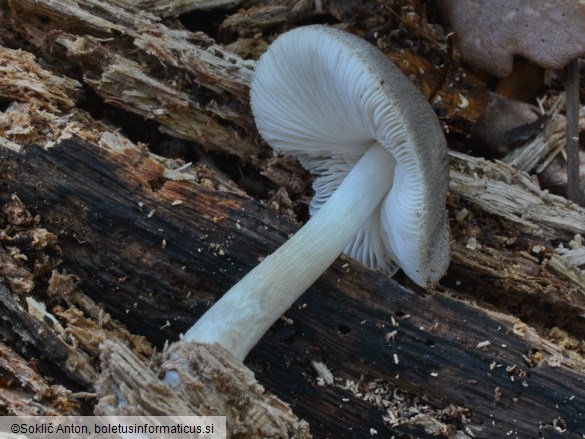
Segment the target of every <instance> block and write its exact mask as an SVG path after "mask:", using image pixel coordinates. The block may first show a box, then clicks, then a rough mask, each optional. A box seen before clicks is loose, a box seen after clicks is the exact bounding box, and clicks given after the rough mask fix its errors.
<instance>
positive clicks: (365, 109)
mask: <svg viewBox="0 0 585 439" xmlns="http://www.w3.org/2000/svg"><path fill="white" fill-rule="evenodd" d="M250 94H251V104H252V112H253V114H254V118H255V120H256V124H257V127H258V130H259V132H260V134H261V135H262V137H263V138H264V140H265V141H266V142H267V143H268V144H270V145H271V146H272V147H273V148H274V149H276V150H277V151H278V152H281V153H283V154H287V155H292V156H295V157H297V158H298V159H299V160H300V161H301V163H302V164H303V165H304V166H305V167H306V168H307V169H308V170H309V171H311V172H312V173H313V174H314V175H315V176H316V178H315V181H314V189H315V192H316V194H315V197H314V199H313V201H312V202H311V214H312V218H311V219H310V220H309V221H308V222H307V223H306V224H305V225H304V226H303V227H302V228H301V229H300V230H299V231H298V232H297V233H296V234H295V235H294V236H293V237H292V238H291V239H290V240H288V241H287V242H286V243H285V244H283V245H282V247H280V248H279V249H278V250H276V251H275V252H274V253H273V254H272V255H270V256H268V257H266V258H265V259H264V260H263V261H262V263H261V264H260V265H258V266H257V267H256V268H254V269H253V270H252V271H251V272H249V273H248V274H247V275H246V276H245V277H244V278H243V279H242V280H241V281H240V282H238V283H237V284H236V285H235V286H234V287H232V288H231V289H230V290H229V291H228V292H227V293H226V294H225V295H224V296H223V297H222V298H221V299H220V300H219V301H218V302H217V303H216V304H215V305H214V306H213V307H212V308H211V309H209V310H208V311H207V313H205V314H204V315H203V317H201V318H200V319H199V320H198V321H197V322H196V323H195V325H194V326H193V327H192V328H191V329H190V330H189V331H188V332H187V333H186V334H185V340H186V341H197V342H204V343H214V342H217V343H219V344H220V345H222V346H223V347H225V348H226V349H228V350H229V351H231V352H232V353H233V354H235V355H236V356H237V357H238V358H240V359H241V360H243V359H244V358H245V356H246V355H247V353H248V352H249V351H250V349H252V347H253V346H254V345H255V344H256V343H257V342H258V340H259V339H260V338H261V337H262V336H263V335H264V333H265V332H266V331H267V330H268V329H269V328H270V326H271V325H272V324H273V323H274V321H275V320H276V319H277V318H278V317H279V316H280V315H282V314H283V313H284V312H285V311H286V310H287V309H288V308H289V307H290V306H291V305H292V304H293V302H295V301H296V300H297V298H298V297H299V296H300V295H301V294H302V293H303V292H304V291H305V290H306V289H307V288H309V287H310V286H311V284H313V282H315V280H316V279H317V278H318V277H319V276H320V275H321V274H322V273H323V272H324V271H325V270H326V269H327V268H328V267H329V266H330V265H331V264H332V263H333V262H334V261H335V259H336V258H337V257H338V256H339V255H340V254H341V253H342V251H345V252H346V253H348V254H349V255H351V256H352V257H354V258H356V259H358V260H360V261H361V262H363V263H365V264H367V265H369V266H370V267H372V268H377V269H382V270H385V271H387V272H390V273H392V274H393V273H394V272H395V271H396V269H397V268H396V266H398V267H400V268H402V269H403V270H404V272H405V273H406V274H407V275H408V276H409V277H410V278H411V279H412V280H413V281H414V282H416V283H417V284H419V285H421V286H423V287H428V286H430V285H431V284H433V283H435V282H437V281H438V280H439V279H440V278H441V276H443V274H444V273H445V271H446V270H447V266H448V264H449V259H450V247H449V223H448V218H447V213H446V208H445V199H446V193H447V184H448V162H447V150H446V145H445V138H444V136H443V133H442V131H441V127H440V125H439V122H438V120H437V118H436V116H435V114H434V113H433V110H432V108H431V107H430V105H429V104H428V102H427V101H426V99H425V98H424V96H423V95H422V94H421V93H420V92H419V91H418V90H417V89H416V87H415V86H414V85H413V84H411V82H410V81H409V80H408V79H407V78H406V77H405V76H404V75H403V74H402V73H401V72H400V70H399V69H398V68H396V67H395V66H394V65H393V64H392V63H391V62H390V61H389V60H388V59H387V58H386V57H385V56H384V55H383V54H382V53H381V52H380V51H378V50H377V49H376V48H374V47H373V46H372V45H370V44H369V43H367V42H365V41H363V40H361V39H360V38H357V37H355V36H353V35H351V34H348V33H346V32H343V31H340V30H337V29H334V28H331V27H327V26H321V25H315V26H306V27H302V28H298V29H295V30H293V31H290V32H288V33H286V34H284V35H281V36H280V37H279V38H278V39H277V40H276V41H275V42H274V43H273V44H272V45H271V46H270V48H269V49H268V51H267V52H266V53H265V54H264V55H263V56H262V57H261V59H260V61H259V62H258V64H257V66H256V69H255V73H254V77H253V80H252V84H251V90H250Z"/></svg>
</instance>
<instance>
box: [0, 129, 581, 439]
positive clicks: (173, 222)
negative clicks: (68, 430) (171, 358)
mask: <svg viewBox="0 0 585 439" xmlns="http://www.w3.org/2000/svg"><path fill="white" fill-rule="evenodd" d="M164 170H165V169H164V166H163V165H161V164H160V162H157V161H155V160H154V159H153V158H152V157H150V156H149V155H148V154H147V153H146V152H144V151H141V150H139V149H136V148H128V149H126V150H122V151H118V152H116V151H111V150H108V149H104V148H100V147H98V146H96V145H94V144H91V143H88V142H87V141H82V140H80V139H79V138H75V137H74V138H72V139H69V140H63V141H61V142H60V143H59V144H58V145H55V146H54V147H52V148H48V149H44V148H40V147H38V146H35V145H31V146H29V147H28V148H26V149H25V150H24V151H22V152H20V153H17V152H15V151H13V150H11V149H2V150H1V151H0V176H1V178H2V182H3V186H2V194H1V198H0V199H1V201H2V203H6V202H7V201H8V197H9V196H10V195H11V194H13V193H16V194H18V196H19V197H20V198H21V199H22V201H23V202H24V203H25V204H26V205H27V206H28V207H29V208H30V209H31V210H32V212H33V213H34V214H35V215H40V217H41V218H42V220H43V222H44V224H45V226H46V227H47V228H48V229H49V230H50V231H52V232H53V233H55V234H56V235H58V237H59V242H60V246H61V248H62V250H63V256H62V257H63V260H64V267H67V269H68V270H71V271H72V272H74V273H75V274H76V275H77V276H79V278H81V279H83V289H84V291H85V292H86V293H87V294H88V295H89V296H91V297H92V298H93V299H94V300H96V301H98V302H100V303H102V304H103V305H104V306H105V309H106V310H107V311H108V312H110V313H112V315H113V316H114V317H116V318H117V319H119V320H121V321H123V322H125V323H126V324H127V325H128V327H129V328H131V330H132V331H134V332H136V333H140V334H143V335H145V336H147V337H148V338H149V339H150V340H152V341H154V342H155V343H157V344H158V345H162V343H164V342H165V341H166V340H174V339H176V338H177V337H178V334H179V333H180V332H181V331H184V330H185V328H187V327H188V326H189V325H190V324H191V323H192V322H193V320H194V319H195V318H197V316H198V315H200V314H201V313H202V312H203V311H204V310H205V309H206V308H207V307H208V306H209V305H210V304H211V303H212V302H213V301H214V300H215V299H216V298H217V297H219V296H220V295H221V293H222V292H224V291H226V290H227V289H228V288H229V287H230V286H231V285H232V284H233V283H235V282H236V281H237V280H238V279H239V278H240V277H241V276H242V275H243V274H244V273H246V272H247V271H248V270H250V269H251V268H252V267H253V266H254V265H255V264H256V263H257V261H258V259H259V258H261V257H263V256H265V255H266V254H267V253H270V252H271V251H273V250H274V249H276V248H277V247H278V245H280V244H281V243H282V242H284V240H286V239H287V236H288V235H289V234H290V233H294V231H295V230H296V228H297V226H295V225H294V224H291V223H290V222H288V221H286V220H284V219H282V218H280V217H279V216H278V215H276V214H275V213H274V212H271V211H270V210H267V209H266V208H264V207H263V206H262V205H261V204H259V203H258V202H256V201H254V200H253V199H250V198H248V197H246V196H242V195H239V194H234V193H231V192H226V191H218V190H215V189H213V188H205V187H203V186H201V185H198V184H193V183H192V182H190V181H185V180H183V181H173V180H168V179H166V178H165V177H164ZM12 318H13V319H19V317H18V315H16V314H15V315H14V316H13V317H12ZM161 328H162V329H161ZM527 332H528V333H529V334H527ZM31 333H32V335H34V331H31ZM312 360H313V361H320V362H322V363H324V364H325V365H326V366H327V367H328V368H329V369H330V370H331V371H332V372H333V375H334V377H335V378H336V380H334V382H333V385H330V386H324V387H320V386H318V385H317V382H318V380H317V375H316V372H315V371H314V370H313V368H312V366H311V361H312ZM246 363H247V364H248V365H249V367H250V368H251V369H252V370H253V371H254V373H255V374H256V377H257V379H258V380H259V381H260V382H261V383H262V384H263V385H264V386H265V387H266V388H267V389H268V390H270V391H271V392H273V393H274V394H276V395H277V396H279V397H280V398H282V399H283V400H284V401H286V402H288V403H289V404H291V406H292V408H293V410H294V412H295V414H297V415H298V416H299V417H301V418H302V419H305V420H306V421H307V422H309V424H310V426H311V430H312V433H313V434H314V435H315V436H316V437H367V435H368V434H370V433H369V432H370V428H374V429H375V430H377V431H378V432H379V433H381V432H385V431H395V432H396V433H398V434H403V435H405V436H404V437H408V436H409V435H410V436H411V437H420V438H424V437H431V436H432V435H433V434H445V435H446V434H447V433H449V431H454V430H453V429H455V430H461V431H465V430H466V429H469V430H470V431H472V432H474V434H475V435H476V437H486V438H492V437H493V438H496V437H506V435H507V434H509V433H510V432H514V433H513V434H515V435H516V437H536V436H537V435H538V434H539V432H540V433H542V434H544V437H547V433H546V431H547V429H548V428H552V427H551V426H553V425H560V426H563V427H564V428H566V430H567V431H566V433H565V434H564V437H568V438H571V437H574V438H578V437H580V434H581V432H582V431H583V427H584V426H585V419H584V416H585V413H584V412H583V410H582V408H583V407H585V390H584V389H585V386H584V379H585V376H584V375H583V373H582V372H579V369H581V370H582V369H583V365H582V363H580V362H579V360H571V359H570V358H567V357H565V356H563V354H562V353H561V351H560V349H559V348H558V347H555V346H554V345H553V344H551V343H547V342H546V341H544V340H543V339H541V338H540V337H538V336H536V335H535V334H533V333H531V332H530V330H529V328H518V327H516V326H515V325H514V320H513V319H511V318H509V317H505V316H498V315H495V314H492V315H490V314H489V313H487V312H485V311H483V310H481V309H478V308H476V307H473V306H471V305H469V304H466V303H464V302H461V301H459V300H457V299H455V298H451V297H449V296H448V295H442V294H422V293H414V292H412V291H409V290H407V289H405V288H403V287H401V286H400V285H398V284H397V283H396V282H395V281H393V280H392V279H390V278H388V277H386V276H384V275H383V274H380V273H376V272H373V271H371V270H368V269H366V268H364V267H362V266H361V265H359V264H357V263H354V262H353V261H338V262H336V263H335V264H334V265H333V266H332V268H331V269H329V270H328V271H327V272H326V273H325V274H324V275H323V276H322V277H321V278H320V279H319V280H318V281H317V282H316V283H315V285H314V286H313V287H312V288H310V290H309V291H308V292H307V293H306V294H305V295H303V297H302V298H301V299H300V300H299V302H298V303H297V304H296V305H295V306H293V307H292V308H291V310H290V311H289V312H287V314H286V319H284V320H281V321H279V322H278V323H277V324H275V325H274V327H273V328H272V329H271V330H270V332H269V333H268V334H267V335H266V336H265V337H264V339H263V340H262V341H261V343H260V344H259V345H258V346H257V347H256V348H255V349H254V350H253V351H252V353H251V354H250V356H249V358H248V359H247V362H246ZM394 388H399V389H401V391H403V392H405V393H406V394H408V395H418V396H419V397H420V398H423V401H424V403H423V404H421V403H420V402H419V406H418V408H417V410H418V411H419V413H417V415H416V416H414V415H412V414H411V415H410V416H409V418H408V419H404V417H405V416H406V415H405V414H404V413H400V410H399V409H396V410H397V413H400V416H402V419H401V420H400V422H399V421H396V422H395V423H396V424H397V425H396V426H395V427H394V430H392V429H390V430H388V428H390V427H387V426H385V425H384V422H383V421H382V418H383V416H386V417H388V416H389V415H388V414H387V413H386V415H385V414H384V410H383V409H382V406H383V404H384V399H386V398H387V399H388V401H391V399H390V395H391V394H392V393H393V389H394ZM376 395H378V396H376ZM380 395H383V396H382V397H381V396H380ZM427 405H428V407H427ZM422 406H424V407H422ZM388 419H390V418H388ZM431 419H432V420H434V421H435V422H434V423H432V422H430V421H429V420H431ZM388 423H389V424H390V425H392V424H393V422H392V420H391V419H390V420H389V421H388ZM433 426H434V427H433ZM425 428H426V430H428V432H425ZM433 428H434V429H433ZM450 429H451V430H450ZM549 437H551V436H549Z"/></svg>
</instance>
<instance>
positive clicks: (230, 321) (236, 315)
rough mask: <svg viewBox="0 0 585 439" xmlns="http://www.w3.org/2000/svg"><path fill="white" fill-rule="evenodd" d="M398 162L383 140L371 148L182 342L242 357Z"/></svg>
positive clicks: (331, 256)
mask: <svg viewBox="0 0 585 439" xmlns="http://www.w3.org/2000/svg"><path fill="white" fill-rule="evenodd" d="M395 164H396V162H395V160H394V158H393V157H392V155H391V154H390V153H389V152H388V151H386V150H385V149H384V148H383V147H382V146H381V145H380V144H379V143H375V144H374V145H373V146H371V147H370V148H369V150H368V151H367V152H366V153H365V154H364V156H363V157H362V158H361V159H360V161H359V162H358V163H357V164H356V165H355V167H354V168H353V169H352V170H351V172H350V173H349V174H348V175H347V177H346V178H345V179H344V181H343V182H342V184H341V185H340V186H339V187H338V189H337V190H336V191H335V192H334V193H333V195H332V196H331V197H330V198H329V200H328V201H327V202H326V203H325V204H324V205H323V207H322V208H321V209H320V210H319V212H317V214H316V215H315V216H313V217H312V218H311V219H310V220H309V221H308V222H307V223H306V224H305V225H304V226H303V227H302V228H301V229H300V230H299V231H298V232H297V233H296V234H295V235H294V236H293V237H292V238H291V239H289V240H288V241H287V242H286V243H284V244H283V245H282V246H281V247H280V248H279V249H278V250H276V251H275V252H274V253H273V254H271V255H270V256H267V257H266V258H265V259H264V260H263V261H262V262H261V263H260V265H258V266H256V268H254V269H253V270H252V271H250V272H249V273H248V274H247V275H246V276H245V277H244V278H243V279H242V280H240V281H239V282H238V283H237V284H236V285H234V286H233V287H232V288H231V289H230V290H229V291H228V292H227V293H225V294H224V295H223V297H222V298H221V299H220V300H218V301H217V302H216V303H215V304H214V305H213V306H212V307H211V308H210V309H209V310H208V311H207V312H206V313H205V314H204V315H203V316H202V317H201V318H200V319H199V320H198V321H197V322H196V323H195V324H194V325H193V327H191V329H189V330H188V331H187V333H186V334H185V336H184V340H185V341H187V342H190V341H196V342H202V343H219V344H220V345H221V346H223V347H224V348H226V349H228V350H229V351H230V352H232V353H233V354H234V355H235V356H236V357H238V358H239V359H240V360H242V361H243V359H244V358H245V357H246V355H247V354H248V352H249V351H250V350H251V349H252V347H254V345H255V344H256V343H257V342H258V340H260V338H261V337H262V336H263V335H264V333H265V332H266V331H267V330H268V329H269V328H270V326H272V324H273V323H274V322H275V321H276V320H277V319H278V318H279V317H280V316H281V315H282V314H283V313H284V312H285V311H286V310H287V309H288V308H290V306H291V305H292V304H293V303H294V302H295V301H296V300H297V299H298V298H299V297H300V296H301V294H303V293H304V292H305V291H306V290H307V289H308V288H309V287H310V286H311V285H312V284H313V282H315V280H317V278H318V277H319V276H320V275H321V274H323V272H325V270H327V268H328V267H329V266H330V265H331V264H332V263H333V261H335V259H336V258H337V257H338V256H339V255H340V254H341V252H342V250H343V248H344V247H345V245H346V244H347V243H348V242H349V241H350V240H351V238H353V236H354V235H355V234H356V232H357V230H358V229H359V227H360V226H361V225H362V223H363V222H364V221H365V220H366V219H367V218H368V216H369V215H370V214H371V213H372V212H373V210H374V209H375V208H376V206H377V205H378V204H379V203H380V201H381V200H382V198H383V197H384V196H385V195H386V194H388V192H389V190H390V188H391V186H392V180H393V177H394V166H395Z"/></svg>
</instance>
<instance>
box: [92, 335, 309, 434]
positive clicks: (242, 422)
mask: <svg viewBox="0 0 585 439" xmlns="http://www.w3.org/2000/svg"><path fill="white" fill-rule="evenodd" d="M102 361H103V363H104V373H103V375H102V378H101V379H100V382H99V383H98V384H97V392H98V394H100V395H101V396H102V398H101V399H100V402H99V404H98V405H97V406H96V409H95V413H96V414H97V415H103V416H109V415H114V416H138V415H140V416H148V415H149V416H182V415H184V416H187V415H198V416H226V415H227V431H228V436H229V437H233V438H289V437H290V438H296V439H308V438H310V437H311V435H310V433H309V426H308V424H307V423H306V422H304V421H299V420H298V419H297V418H296V417H295V416H294V414H293V413H292V412H291V410H290V407H289V406H288V405H286V404H285V403H283V402H282V401H280V400H279V399H278V398H276V397H275V396H273V395H270V394H268V393H265V391H264V389H263V388H262V386H260V385H259V384H258V383H257V382H256V380H255V378H254V374H253V373H252V372H251V371H250V370H249V369H248V368H247V367H245V366H244V365H243V364H242V363H241V362H240V361H239V360H238V359H236V358H235V357H233V355H231V354H230V353H229V352H228V351H226V350H225V349H223V348H222V347H221V346H219V345H213V346H210V345H201V344H196V343H189V344H187V343H180V342H179V343H174V344H173V345H171V346H170V347H169V348H168V349H166V350H165V352H164V354H163V358H162V359H161V360H160V362H161V363H160V364H159V365H158V366H155V367H154V368H155V369H157V373H154V372H153V370H152V369H151V367H153V366H152V365H151V364H150V365H149V364H147V363H146V362H145V361H144V360H143V359H141V358H140V357H138V356H136V354H134V353H133V352H132V351H131V350H130V349H128V348H127V347H125V346H124V345H121V344H116V343H112V342H108V343H105V344H104V346H103V349H102ZM168 372H172V373H176V374H177V377H178V379H179V380H180V383H181V384H180V385H178V384H175V385H174V386H173V389H172V390H171V388H170V387H168V386H167V385H165V384H163V383H162V382H161V380H160V379H159V377H161V376H165V374H166V373H168ZM122 401H123V403H121V402H122ZM128 401H130V402H131V403H130V404H128Z"/></svg>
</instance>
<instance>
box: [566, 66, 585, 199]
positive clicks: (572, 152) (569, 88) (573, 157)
mask: <svg viewBox="0 0 585 439" xmlns="http://www.w3.org/2000/svg"><path fill="white" fill-rule="evenodd" d="M565 94H566V115H567V129H566V136H567V195H568V198H569V200H571V201H573V202H575V203H577V204H579V205H580V206H583V205H585V204H584V200H583V194H582V192H581V188H580V187H579V60H578V59H574V60H573V61H571V62H570V63H569V65H568V66H567V82H566V86H565Z"/></svg>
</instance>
